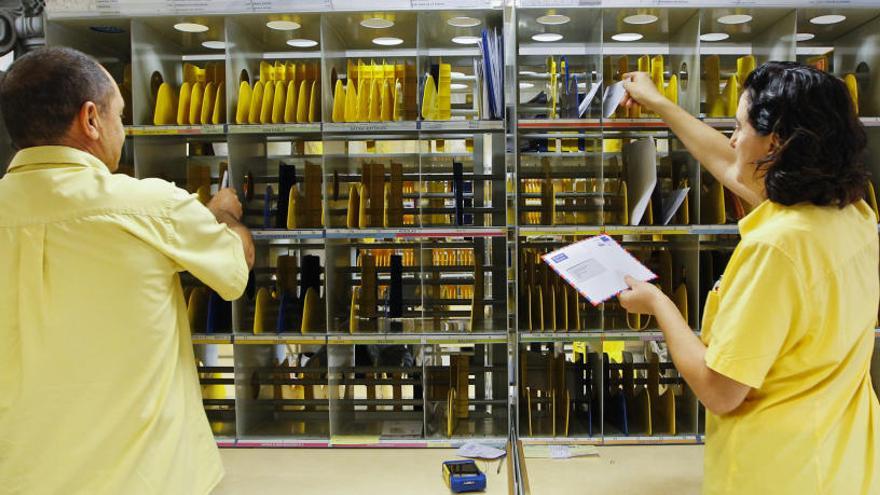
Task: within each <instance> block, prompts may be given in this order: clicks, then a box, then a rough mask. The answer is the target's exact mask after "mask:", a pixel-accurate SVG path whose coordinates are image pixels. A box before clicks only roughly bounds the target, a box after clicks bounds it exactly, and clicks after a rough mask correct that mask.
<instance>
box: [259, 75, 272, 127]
mask: <svg viewBox="0 0 880 495" xmlns="http://www.w3.org/2000/svg"><path fill="white" fill-rule="evenodd" d="M274 103H275V82H273V81H268V82H266V83H265V84H263V96H262V102H261V104H260V123H261V124H268V123H270V122H272V104H274Z"/></svg>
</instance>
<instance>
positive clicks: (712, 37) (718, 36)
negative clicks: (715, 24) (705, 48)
mask: <svg viewBox="0 0 880 495" xmlns="http://www.w3.org/2000/svg"><path fill="white" fill-rule="evenodd" d="M727 38H730V35H729V34H727V33H705V34H701V35H700V40H702V41H724V40H726V39H727Z"/></svg>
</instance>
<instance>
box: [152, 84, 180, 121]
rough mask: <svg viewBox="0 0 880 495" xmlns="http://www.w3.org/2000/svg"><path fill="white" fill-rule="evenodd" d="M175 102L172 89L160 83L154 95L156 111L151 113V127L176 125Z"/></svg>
mask: <svg viewBox="0 0 880 495" xmlns="http://www.w3.org/2000/svg"><path fill="white" fill-rule="evenodd" d="M175 110H177V101H176V98H175V96H174V89H173V88H172V87H171V85H170V84H168V83H164V82H163V83H162V84H161V85H160V86H159V91H158V93H157V94H156V109H155V110H154V112H153V125H174V124H175V123H177V119H176V117H177V115H176V112H175Z"/></svg>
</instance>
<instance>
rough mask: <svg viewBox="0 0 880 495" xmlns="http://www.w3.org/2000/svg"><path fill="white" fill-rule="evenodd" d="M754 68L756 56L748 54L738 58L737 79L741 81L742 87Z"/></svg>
mask: <svg viewBox="0 0 880 495" xmlns="http://www.w3.org/2000/svg"><path fill="white" fill-rule="evenodd" d="M753 70H755V57H754V56H752V55H746V56H745V57H739V58H737V59H736V80H737V81H738V82H739V85H740V87H742V86H743V85H745V83H746V78H747V77H749V74H751V73H752V71H753Z"/></svg>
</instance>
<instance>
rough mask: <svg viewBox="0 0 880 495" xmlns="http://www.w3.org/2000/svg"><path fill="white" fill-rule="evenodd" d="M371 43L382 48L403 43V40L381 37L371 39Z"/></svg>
mask: <svg viewBox="0 0 880 495" xmlns="http://www.w3.org/2000/svg"><path fill="white" fill-rule="evenodd" d="M373 43H374V44H376V45H382V46H395V45H399V44H401V43H403V40H402V39H400V38H395V37H393V36H381V37H379V38H373Z"/></svg>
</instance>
